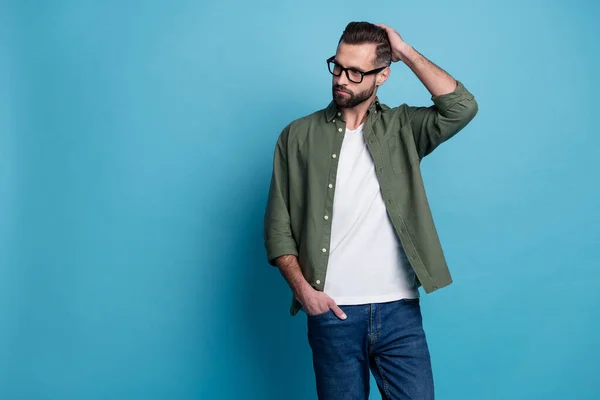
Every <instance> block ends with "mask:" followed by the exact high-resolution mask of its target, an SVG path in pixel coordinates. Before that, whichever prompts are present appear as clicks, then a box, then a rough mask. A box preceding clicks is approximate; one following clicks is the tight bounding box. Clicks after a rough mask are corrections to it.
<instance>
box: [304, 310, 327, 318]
mask: <svg viewBox="0 0 600 400" xmlns="http://www.w3.org/2000/svg"><path fill="white" fill-rule="evenodd" d="M329 314H333V311H331V308H330V309H328V310H327V311H325V312H322V313H319V314H308V313H307V314H306V315H307V316H308V318H310V319H316V318H323V317H326V316H327V315H329Z"/></svg>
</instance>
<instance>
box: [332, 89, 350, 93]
mask: <svg viewBox="0 0 600 400" xmlns="http://www.w3.org/2000/svg"><path fill="white" fill-rule="evenodd" d="M335 92H336V93H338V94H350V93H348V92H346V91H344V90H342V89H335Z"/></svg>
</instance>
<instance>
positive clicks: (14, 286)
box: [0, 0, 600, 400]
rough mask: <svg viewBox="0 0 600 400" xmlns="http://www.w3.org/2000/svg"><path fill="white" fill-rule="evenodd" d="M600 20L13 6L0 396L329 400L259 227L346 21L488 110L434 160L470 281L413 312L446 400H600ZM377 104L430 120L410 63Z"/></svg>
mask: <svg viewBox="0 0 600 400" xmlns="http://www.w3.org/2000/svg"><path fill="white" fill-rule="evenodd" d="M168 3H170V4H168ZM599 11H600V6H599V5H598V3H594V2H592V1H572V2H569V3H568V2H565V1H560V2H559V1H541V0H540V1H533V0H521V1H504V2H495V4H494V5H490V4H488V5H484V4H482V2H481V1H476V0H471V1H467V0H456V1H452V2H447V1H439V0H432V1H427V2H417V1H413V2H403V1H398V0H395V1H387V0H384V1H378V2H376V3H369V2H365V1H364V0H361V1H356V0H349V1H345V2H342V3H340V2H324V1H304V2H293V3H292V2H284V1H275V0H270V1H266V0H264V1H263V0H258V1H253V2H245V3H244V2H233V1H220V2H217V1H179V2H166V1H163V2H144V3H142V2H117V1H106V2H92V1H54V2H28V1H25V2H16V1H14V2H2V5H1V6H0V54H2V56H1V57H0V398H1V399H49V400H50V399H52V400H54V399H260V400H269V399H287V400H300V399H311V398H316V396H315V390H314V377H313V372H312V364H311V355H310V349H309V347H308V344H307V341H306V321H305V318H303V316H302V314H301V315H300V316H298V317H296V318H291V317H290V316H289V314H288V307H289V300H290V291H289V289H288V288H287V286H286V285H285V282H284V281H283V279H282V278H281V276H280V275H279V273H278V271H277V270H276V269H273V268H271V267H270V266H268V265H267V263H266V260H265V253H264V249H263V239H262V217H263V212H264V207H265V202H266V195H267V190H268V184H269V179H270V171H271V162H272V154H273V149H274V145H275V141H276V139H277V136H278V135H279V133H280V131H281V129H282V128H283V127H284V126H285V125H286V124H287V123H288V122H289V121H291V120H292V119H295V118H298V117H301V116H303V115H306V114H308V113H310V112H312V111H314V110H317V109H320V108H323V107H325V106H326V105H327V103H328V102H329V100H330V98H331V89H330V87H331V76H330V75H329V73H328V72H327V70H326V66H325V59H326V58H328V57H329V56H331V55H333V54H334V52H335V47H336V44H337V40H338V39H339V36H340V34H341V32H342V30H343V29H344V27H345V25H346V24H347V22H349V21H351V20H368V21H372V22H383V23H386V24H389V25H391V26H392V27H394V28H396V29H397V30H398V31H399V32H400V33H401V34H402V36H403V37H404V39H405V40H406V41H407V42H408V43H409V44H411V45H413V46H414V47H415V48H416V49H417V50H419V51H420V52H421V53H423V54H424V55H425V56H427V57H428V58H430V59H431V60H432V61H433V62H435V63H436V64H438V65H440V66H441V67H442V68H444V69H445V70H447V71H448V72H449V73H451V74H452V75H453V76H454V77H456V78H457V79H460V80H461V81H463V82H464V84H465V85H466V86H467V88H468V89H469V90H470V91H472V92H473V93H474V94H475V96H476V98H477V100H478V102H479V107H480V111H479V114H478V115H477V117H476V118H475V120H474V121H473V122H472V123H471V124H470V125H469V126H468V127H467V128H466V129H465V130H464V131H463V132H462V133H461V134H459V135H458V136H456V137H455V138H453V139H451V140H450V141H449V142H448V143H446V144H445V145H443V146H442V147H440V148H439V149H438V150H436V152H434V153H433V154H432V155H431V156H430V157H428V158H427V159H426V160H425V161H424V162H423V173H424V177H425V180H426V187H427V190H428V194H429V198H430V202H431V206H432V210H433V214H434V218H435V219H436V222H437V226H438V230H439V234H440V236H441V239H442V242H443V245H444V249H445V251H446V254H447V258H448V261H449V264H450V266H451V270H452V273H453V276H454V279H455V283H454V284H453V285H451V286H450V287H448V288H446V289H443V290H441V291H439V292H436V293H435V294H432V295H430V296H424V298H423V303H422V307H423V314H424V319H425V329H426V332H427V334H428V338H429V342H430V346H431V351H432V355H433V367H434V375H435V379H436V387H437V396H438V398H440V399H461V400H466V399H478V400H479V399H486V400H494V399H498V400H500V399H501V400H505V399H511V400H518V399H524V400H525V399H527V400H531V399H544V400H552V399H578V400H584V399H598V398H600V389H599V387H598V383H597V375H598V372H599V371H600V350H599V346H598V345H599V339H598V338H599V337H600V313H599V311H598V303H599V301H600V294H599V293H600V291H599V290H598V282H599V281H600V268H599V266H600V265H599V261H600V212H599V211H598V205H599V204H600V188H599V184H598V183H599V175H600V174H599V169H598V162H597V159H596V158H595V157H598V148H599V146H600V138H599V134H598V128H597V108H598V106H597V104H596V103H595V101H596V100H597V98H598V90H599V89H600V87H599V84H598V71H600V54H599V53H600V52H599V44H598V43H599V42H598V38H599V37H600V28H598V24H597V20H598V16H599V15H600V13H599ZM379 95H380V98H381V99H382V101H383V102H385V103H386V104H388V105H390V106H396V105H399V104H401V103H403V102H406V103H409V104H414V105H420V104H423V105H429V104H430V96H429V93H427V91H426V90H425V88H424V87H423V86H422V85H421V84H420V82H419V81H418V80H417V79H416V77H415V76H414V75H413V74H412V73H411V72H410V71H409V70H408V69H407V68H406V67H405V66H404V65H401V64H395V65H394V66H393V69H392V75H391V77H390V79H389V80H388V82H387V83H386V84H385V85H384V86H383V87H382V89H381V90H380V92H379ZM375 392H376V389H375V388H374V387H373V393H375ZM374 397H375V398H378V395H377V396H374Z"/></svg>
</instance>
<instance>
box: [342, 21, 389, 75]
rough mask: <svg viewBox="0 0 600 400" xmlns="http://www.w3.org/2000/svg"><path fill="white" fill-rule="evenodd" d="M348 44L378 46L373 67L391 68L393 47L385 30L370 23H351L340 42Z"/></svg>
mask: <svg viewBox="0 0 600 400" xmlns="http://www.w3.org/2000/svg"><path fill="white" fill-rule="evenodd" d="M342 42H344V43H346V44H367V43H373V44H376V45H377V49H376V50H375V60H374V62H373V65H375V66H376V67H377V66H384V65H385V66H389V65H390V64H391V63H392V46H391V45H390V40H389V38H388V35H387V32H386V30H385V29H383V28H380V27H378V26H377V25H375V24H372V23H370V22H350V23H349V24H348V25H347V26H346V29H344V33H342V37H341V38H340V41H339V42H338V45H339V44H340V43H342Z"/></svg>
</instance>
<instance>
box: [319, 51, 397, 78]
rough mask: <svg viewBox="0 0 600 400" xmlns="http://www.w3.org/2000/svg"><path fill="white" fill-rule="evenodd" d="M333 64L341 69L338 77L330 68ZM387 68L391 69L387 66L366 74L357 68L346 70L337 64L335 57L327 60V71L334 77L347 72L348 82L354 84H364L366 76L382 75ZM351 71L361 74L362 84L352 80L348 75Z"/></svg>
mask: <svg viewBox="0 0 600 400" xmlns="http://www.w3.org/2000/svg"><path fill="white" fill-rule="evenodd" d="M331 62H333V64H334V65H337V66H338V67H340V68H341V71H340V73H339V75H336V74H334V73H333V71H332V69H331V68H330V67H329V64H330V63H331ZM387 67H389V65H386V66H385V67H380V68H375V69H372V70H370V71H365V72H363V71H360V70H358V69H356V68H353V67H350V68H345V67H343V66H342V65H340V64H339V63H337V62H336V61H335V56H332V57H329V58H328V59H327V70H329V73H330V74H331V75H333V76H342V73H343V72H345V73H346V78H348V80H349V81H350V82H352V83H362V81H363V80H364V79H365V76H366V75H373V74H378V73H380V72H381V71H383V70H384V69H386V68H387ZM334 68H335V67H334ZM349 69H351V70H353V71H356V72H358V73H360V82H356V81H353V80H352V79H350V75H349V74H348V70H349Z"/></svg>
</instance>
